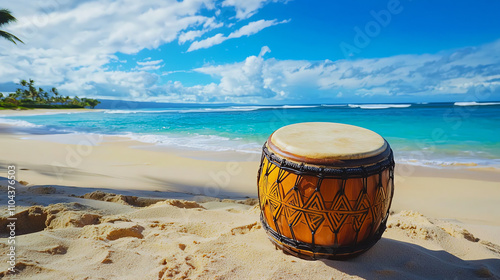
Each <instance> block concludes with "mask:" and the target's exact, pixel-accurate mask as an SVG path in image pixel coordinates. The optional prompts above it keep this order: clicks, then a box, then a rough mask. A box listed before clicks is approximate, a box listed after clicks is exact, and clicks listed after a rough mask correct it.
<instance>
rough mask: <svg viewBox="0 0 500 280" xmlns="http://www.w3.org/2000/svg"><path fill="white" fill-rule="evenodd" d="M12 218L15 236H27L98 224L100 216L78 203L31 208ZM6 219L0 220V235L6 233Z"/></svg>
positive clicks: (7, 221)
mask: <svg viewBox="0 0 500 280" xmlns="http://www.w3.org/2000/svg"><path fill="white" fill-rule="evenodd" d="M13 217H15V218H17V221H16V234H17V235H22V234H28V233H33V232H38V231H42V230H44V229H46V228H47V229H57V228H67V227H83V226H86V225H93V224H98V223H100V221H99V219H100V218H101V215H100V214H98V213H96V212H94V211H93V209H92V208H90V207H88V206H84V205H81V204H79V203H74V202H73V203H58V204H53V205H49V206H47V207H43V206H31V207H29V208H28V209H26V210H23V211H21V212H19V213H17V214H16V215H14V216H13ZM9 222H10V221H9V220H8V219H7V218H6V217H2V218H0V227H1V228H0V233H8V230H9V229H8V228H7V224H8V223H9Z"/></svg>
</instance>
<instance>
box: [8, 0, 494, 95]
mask: <svg viewBox="0 0 500 280" xmlns="http://www.w3.org/2000/svg"><path fill="white" fill-rule="evenodd" d="M10 2H11V3H3V4H2V8H8V9H10V10H11V11H12V12H13V14H14V15H15V16H16V17H17V18H18V22H17V23H15V24H12V25H10V26H8V27H6V28H5V29H6V30H7V31H9V32H12V33H14V34H16V35H18V36H19V37H20V38H21V39H23V41H25V43H26V44H25V45H18V46H16V45H13V44H11V43H10V42H8V41H6V40H3V41H0V91H1V92H8V91H12V90H14V89H15V88H16V86H15V83H16V82H18V81H19V80H20V79H23V78H24V79H27V78H32V79H34V80H35V81H37V82H38V84H39V85H41V86H47V87H52V86H56V87H58V88H59V90H60V92H62V93H63V94H68V95H75V94H76V95H78V96H81V97H82V96H86V97H97V98H106V99H125V100H145V101H146V100H147V101H164V102H234V103H257V104H299V103H300V104H303V103H346V102H347V103H382V102H384V103H397V102H429V101H483V100H484V101H486V100H500V54H499V51H498V50H500V28H499V27H500V17H499V16H498V11H500V2H499V1H410V0H401V1H397V0H389V1H305V0H303V1H300V0H290V1H281V0H268V1H265V0H223V1H214V0H185V1H176V0H163V1H155V0H145V1H132V0H117V1H110V0H87V1H76V0H49V1H43V2H38V3H37V4H35V5H33V4H32V2H31V1H26V0H20V1H10ZM14 2H15V3H14Z"/></svg>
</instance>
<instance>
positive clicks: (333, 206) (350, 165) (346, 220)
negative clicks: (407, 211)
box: [257, 123, 394, 259]
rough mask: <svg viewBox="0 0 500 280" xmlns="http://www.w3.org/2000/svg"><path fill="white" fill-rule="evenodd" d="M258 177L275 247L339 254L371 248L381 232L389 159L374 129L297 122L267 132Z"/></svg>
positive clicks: (390, 177)
mask: <svg viewBox="0 0 500 280" xmlns="http://www.w3.org/2000/svg"><path fill="white" fill-rule="evenodd" d="M257 180H258V181H257V182H258V191H259V204H260V210H261V223H262V226H263V228H264V229H265V230H266V232H267V234H268V236H269V239H270V240H271V241H272V242H273V243H274V244H275V245H276V246H277V247H278V248H280V249H282V250H283V251H285V252H286V253H289V254H292V255H295V256H298V257H301V258H305V259H318V258H329V259H342V258H348V257H353V256H356V255H358V254H360V253H362V252H364V251H366V250H368V249H369V248H371V247H372V246H373V245H374V244H375V243H376V242H377V241H378V240H379V239H380V238H381V236H382V233H383V232H384V231H385V228H386V222H387V218H388V215H389V208H390V205H391V201H392V196H393V193H394V159H393V154H392V150H391V148H390V146H389V144H388V143H387V141H385V139H384V138H382V137H381V136H380V135H378V134H377V133H375V132H373V131H370V130H367V129H364V128H361V127H357V126H352V125H346V124H338V123H298V124H293V125H289V126H285V127H282V128H280V129H278V130H276V131H275V132H274V133H273V134H272V135H271V136H270V137H269V138H268V140H267V141H266V143H265V144H264V147H263V149H262V159H261V165H260V169H259V172H258V179H257Z"/></svg>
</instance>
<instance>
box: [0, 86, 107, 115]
mask: <svg viewBox="0 0 500 280" xmlns="http://www.w3.org/2000/svg"><path fill="white" fill-rule="evenodd" d="M19 85H20V86H21V88H18V89H17V90H16V92H13V93H9V94H6V95H4V94H3V93H0V108H9V109H16V108H21V109H22V108H85V107H90V108H94V107H95V106H97V105H98V104H99V103H101V102H100V101H99V100H97V99H92V98H79V97H78V96H75V97H73V98H72V97H69V96H62V95H60V94H59V92H58V91H57V88H55V87H53V88H51V89H50V91H45V90H44V89H43V88H41V87H39V88H37V87H35V81H33V80H31V79H30V80H29V81H26V80H21V81H20V82H19Z"/></svg>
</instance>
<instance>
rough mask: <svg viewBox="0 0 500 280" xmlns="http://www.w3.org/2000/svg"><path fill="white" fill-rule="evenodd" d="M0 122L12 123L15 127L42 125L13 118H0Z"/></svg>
mask: <svg viewBox="0 0 500 280" xmlns="http://www.w3.org/2000/svg"><path fill="white" fill-rule="evenodd" d="M0 123H4V124H8V125H13V126H17V127H43V125H39V124H34V123H30V122H27V121H22V120H13V119H2V118H0Z"/></svg>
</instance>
